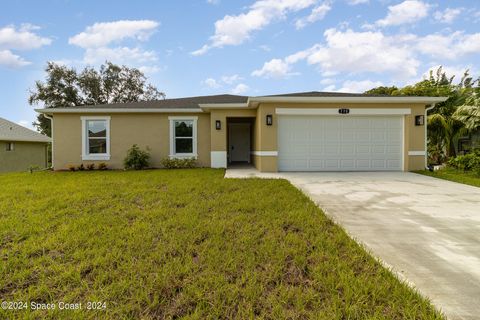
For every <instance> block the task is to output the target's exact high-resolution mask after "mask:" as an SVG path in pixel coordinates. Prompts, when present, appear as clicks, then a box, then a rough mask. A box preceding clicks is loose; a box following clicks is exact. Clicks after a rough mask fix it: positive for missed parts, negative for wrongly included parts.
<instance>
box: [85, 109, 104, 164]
mask: <svg viewBox="0 0 480 320" xmlns="http://www.w3.org/2000/svg"><path fill="white" fill-rule="evenodd" d="M110 118H111V117H110V116H84V117H80V119H81V120H82V160H110ZM89 120H99V121H106V122H107V153H95V154H89V152H88V129H87V121H89Z"/></svg>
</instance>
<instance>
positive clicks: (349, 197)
mask: <svg viewBox="0 0 480 320" xmlns="http://www.w3.org/2000/svg"><path fill="white" fill-rule="evenodd" d="M241 172H242V171H241V170H237V171H234V170H233V171H230V172H228V170H227V175H226V176H227V177H235V176H237V177H240V176H241V175H242V173H241ZM252 172H253V173H252ZM246 173H247V174H246ZM245 174H246V176H262V177H277V178H285V179H288V180H289V181H290V182H291V183H292V184H293V185H295V186H297V187H298V188H300V189H301V190H303V191H304V192H305V193H306V194H307V195H308V196H310V198H311V199H312V200H313V201H315V202H316V203H317V204H318V205H319V206H320V207H321V208H322V209H323V210H324V211H325V212H326V214H328V215H329V216H330V217H332V218H333V219H334V220H335V221H336V222H337V223H339V224H341V225H342V226H343V227H344V228H345V229H346V231H347V232H348V233H349V234H350V235H351V236H352V237H353V238H355V239H357V241H359V242H361V243H363V244H364V245H365V246H366V247H367V248H369V249H370V250H371V251H372V253H373V254H374V255H375V256H377V257H379V258H380V259H381V260H383V261H384V262H385V264H386V265H388V266H390V267H392V268H393V270H394V271H395V272H397V274H399V276H400V277H402V278H404V280H406V281H408V282H410V283H411V284H412V285H413V286H415V287H416V288H417V289H418V290H419V291H420V292H421V293H422V294H424V295H425V296H427V297H429V298H430V299H431V301H432V303H433V304H434V305H435V306H436V307H437V308H439V309H440V310H442V311H443V312H445V314H446V315H447V317H448V318H449V319H479V318H480V188H476V187H470V186H466V185H463V184H458V183H454V182H449V181H445V180H440V179H436V178H431V177H426V176H422V175H418V174H414V173H403V172H386V173H381V172H367V173H353V172H345V173H338V172H335V173H326V172H323V173H311V172H309V173H279V174H260V173H255V172H254V171H251V172H247V171H243V175H244V176H245Z"/></svg>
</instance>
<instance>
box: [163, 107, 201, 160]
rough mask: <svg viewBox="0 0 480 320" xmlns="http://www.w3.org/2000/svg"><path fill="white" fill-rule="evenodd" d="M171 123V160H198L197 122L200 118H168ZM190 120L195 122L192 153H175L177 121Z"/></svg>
mask: <svg viewBox="0 0 480 320" xmlns="http://www.w3.org/2000/svg"><path fill="white" fill-rule="evenodd" d="M168 120H169V122H170V158H197V157H198V154H197V121H198V117H196V116H183V117H180V116H177V117H168ZM181 120H188V121H193V128H192V131H193V132H192V138H193V142H192V144H193V145H192V151H193V152H192V153H175V121H181Z"/></svg>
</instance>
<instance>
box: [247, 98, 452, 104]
mask: <svg viewBox="0 0 480 320" xmlns="http://www.w3.org/2000/svg"><path fill="white" fill-rule="evenodd" d="M447 99H448V97H410V96H408V97H405V96H402V97H394V96H389V97H251V98H249V99H248V103H251V102H289V103H329V102H330V103H425V104H432V103H439V102H444V101H446V100H447Z"/></svg>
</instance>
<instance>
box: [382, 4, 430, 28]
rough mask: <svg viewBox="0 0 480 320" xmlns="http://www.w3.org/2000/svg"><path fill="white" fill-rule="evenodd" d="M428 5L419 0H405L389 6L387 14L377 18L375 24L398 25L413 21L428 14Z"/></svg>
mask: <svg viewBox="0 0 480 320" xmlns="http://www.w3.org/2000/svg"><path fill="white" fill-rule="evenodd" d="M429 9H430V5H429V4H427V3H425V2H422V1H419V0H406V1H404V2H402V3H400V4H397V5H394V6H389V7H388V14H387V16H386V17H385V18H384V19H381V20H378V21H377V22H376V24H377V25H379V26H382V27H386V26H398V25H402V24H406V23H414V22H416V21H418V20H421V19H423V18H425V17H426V16H427V15H428V10H429Z"/></svg>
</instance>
